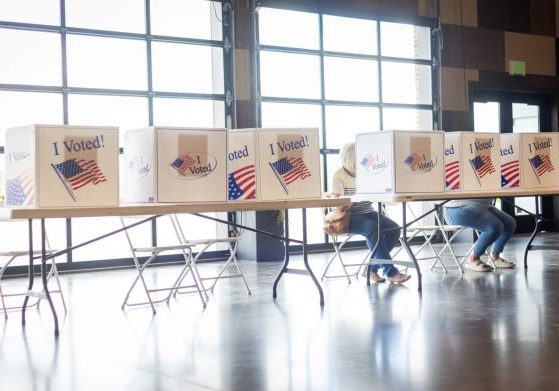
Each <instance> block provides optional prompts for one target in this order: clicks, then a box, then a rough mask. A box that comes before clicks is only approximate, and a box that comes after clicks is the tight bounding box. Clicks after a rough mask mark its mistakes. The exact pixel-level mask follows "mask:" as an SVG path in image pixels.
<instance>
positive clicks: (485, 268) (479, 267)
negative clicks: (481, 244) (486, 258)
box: [464, 259, 493, 272]
mask: <svg viewBox="0 0 559 391" xmlns="http://www.w3.org/2000/svg"><path fill="white" fill-rule="evenodd" d="M464 268H465V269H468V270H472V271H474V272H490V271H492V270H493V268H492V267H491V266H489V265H488V264H486V263H483V262H482V261H481V260H479V259H476V260H474V261H466V264H465V265H464Z"/></svg>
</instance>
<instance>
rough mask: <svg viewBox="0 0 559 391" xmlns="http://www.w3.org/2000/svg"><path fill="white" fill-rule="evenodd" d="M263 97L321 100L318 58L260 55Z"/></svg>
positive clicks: (275, 53)
mask: <svg viewBox="0 0 559 391" xmlns="http://www.w3.org/2000/svg"><path fill="white" fill-rule="evenodd" d="M260 81H261V88H260V89H261V94H262V96H275V97H289V98H308V99H320V61H319V58H318V56H312V55H306V54H294V53H279V52H270V51H265V50H263V51H261V52H260Z"/></svg>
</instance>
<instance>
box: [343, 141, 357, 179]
mask: <svg viewBox="0 0 559 391" xmlns="http://www.w3.org/2000/svg"><path fill="white" fill-rule="evenodd" d="M340 160H341V162H342V166H343V167H344V168H345V169H346V170H348V171H349V172H351V173H355V143H347V144H346V145H344V146H343V147H342V149H341V150H340Z"/></svg>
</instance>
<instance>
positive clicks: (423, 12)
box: [417, 0, 559, 18]
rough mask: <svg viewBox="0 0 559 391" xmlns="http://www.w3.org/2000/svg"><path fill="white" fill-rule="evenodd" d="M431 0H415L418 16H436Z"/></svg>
mask: <svg viewBox="0 0 559 391" xmlns="http://www.w3.org/2000/svg"><path fill="white" fill-rule="evenodd" d="M557 1H559V0H557ZM433 2H434V1H433V0H418V1H417V12H418V14H419V16H425V17H427V18H434V17H436V16H437V15H436V11H435V7H434V5H433Z"/></svg>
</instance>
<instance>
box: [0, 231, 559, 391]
mask: <svg viewBox="0 0 559 391" xmlns="http://www.w3.org/2000/svg"><path fill="white" fill-rule="evenodd" d="M525 240H526V238H523V237H518V238H514V239H513V242H512V243H511V245H510V246H507V253H506V254H505V255H506V256H507V257H509V258H510V259H515V258H516V259H517V260H518V259H520V257H521V256H522V251H523V243H524V242H525ZM544 240H545V238H544ZM352 256H354V257H355V258H356V259H358V258H360V257H362V253H360V252H358V251H353V252H351V251H350V252H349V253H348V257H350V258H351V257H352ZM310 258H311V259H310V261H311V265H312V267H313V269H314V270H315V272H318V271H320V270H321V268H322V267H324V266H325V265H326V262H327V260H328V258H329V257H328V255H325V254H313V255H311V257H310ZM293 262H294V264H295V265H296V264H297V263H300V257H295V260H294V261H293ZM203 266H204V267H207V268H210V269H211V268H213V267H216V268H217V266H214V265H211V264H210V265H203ZM280 266H281V265H280V264H279V263H259V264H255V263H251V262H242V267H243V268H244V270H245V272H246V274H247V278H248V282H249V284H250V285H251V288H252V291H253V294H252V295H251V296H248V295H246V291H245V289H244V286H243V284H242V282H240V281H236V280H225V281H223V282H220V284H218V286H217V288H216V290H215V294H214V295H211V297H210V301H209V303H208V306H207V308H206V309H205V310H204V309H202V308H201V305H200V302H199V299H198V297H197V296H195V295H191V296H189V295H181V296H179V297H178V298H177V299H176V300H171V303H170V304H169V305H168V306H166V305H160V306H158V307H157V310H158V313H157V315H156V316H152V314H151V311H150V309H149V308H148V307H146V308H142V307H140V308H135V309H133V310H129V311H126V312H123V311H121V310H120V303H121V300H122V297H123V295H124V294H125V292H126V289H127V288H128V284H129V281H130V278H131V277H133V272H132V271H131V270H120V271H108V272H101V273H89V274H87V273H81V274H72V275H64V276H62V284H63V287H64V289H65V293H66V298H67V302H68V307H69V313H68V315H67V317H66V319H64V318H62V322H61V334H60V339H59V340H58V342H56V340H55V339H54V338H53V336H52V319H51V317H50V314H49V312H48V310H47V308H46V307H44V308H43V309H42V310H41V311H37V310H36V309H33V310H31V311H29V313H28V321H27V327H26V328H25V329H23V328H22V327H21V315H20V314H19V313H17V312H15V313H10V317H9V319H8V320H7V321H4V320H2V319H0V390H2V391H4V390H8V391H12V390H17V391H19V390H82V389H86V390H89V389H95V390H97V389H103V390H105V389H107V390H121V389H133V390H135V391H136V390H165V391H167V390H175V389H176V390H185V389H188V390H265V389H267V390H299V389H312V390H314V389H316V390H326V389H331V390H336V389H350V390H354V389H371V388H375V389H387V390H391V389H429V390H430V389H454V388H459V389H472V390H474V389H507V388H509V389H544V388H547V389H555V388H557V385H558V384H559V374H557V371H556V367H557V365H558V364H559V360H558V359H559V353H558V352H557V349H556V346H557V343H558V342H559V333H558V330H559V328H558V325H559V305H558V304H559V293H558V290H557V289H555V286H556V280H557V278H558V277H559V258H558V257H557V253H556V252H550V251H547V252H537V253H536V252H534V254H530V261H529V267H530V268H529V269H528V270H527V271H525V270H524V269H523V268H518V269H515V270H498V271H495V272H492V273H472V272H466V273H464V274H460V273H458V272H457V271H451V272H449V273H447V274H444V273H442V272H429V271H425V273H424V286H423V288H424V291H423V294H422V295H419V294H418V292H417V290H416V288H417V285H416V284H415V283H416V281H414V280H415V276H414V279H412V280H410V282H409V283H407V284H405V285H403V286H399V285H394V284H388V283H383V284H373V285H371V286H367V285H366V283H365V281H364V280H363V279H362V278H361V279H359V280H353V281H352V283H351V284H348V283H347V280H345V279H333V280H330V281H328V282H326V283H324V284H323V286H324V292H325V299H326V305H325V306H324V308H323V309H322V308H320V306H318V304H317V292H316V290H315V289H314V286H313V284H312V283H311V282H310V280H307V278H306V277H302V276H294V275H288V276H286V277H285V278H284V279H283V280H282V281H281V282H280V285H279V286H278V295H279V296H278V298H277V300H275V301H274V300H272V298H271V289H272V283H273V281H274V279H275V276H276V274H277V271H278V269H279V267H280ZM427 268H428V266H427ZM175 272H176V269H174V267H173V266H170V267H161V268H156V273H157V274H158V276H157V278H158V279H165V278H167V277H169V276H172V275H174V273H175ZM410 272H411V273H413V271H410ZM9 284H12V285H13V284H16V285H17V284H25V281H24V280H12V281H10V282H9Z"/></svg>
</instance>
